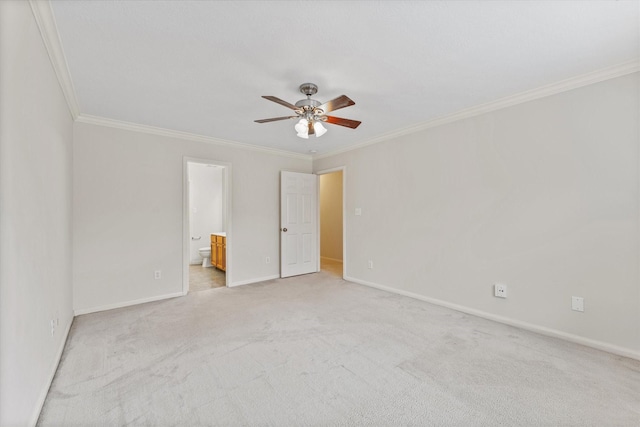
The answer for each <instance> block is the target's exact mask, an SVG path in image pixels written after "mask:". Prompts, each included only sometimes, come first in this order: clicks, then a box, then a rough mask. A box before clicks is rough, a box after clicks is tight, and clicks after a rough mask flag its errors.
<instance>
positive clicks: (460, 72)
mask: <svg viewBox="0 0 640 427" xmlns="http://www.w3.org/2000/svg"><path fill="white" fill-rule="evenodd" d="M52 7H53V11H54V15H55V18H56V22H57V26H58V30H59V33H60V38H61V40H62V46H63V49H64V53H65V55H66V58H67V62H68V65H69V69H70V74H71V78H72V81H73V85H74V87H75V91H76V95H77V98H78V102H79V106H80V113H81V114H83V115H92V116H99V117H104V118H109V119H115V120H122V121H126V122H132V123H137V124H143V125H150V126H156V127H161V128H167V129H172V130H178V131H183V132H190V133H194V134H199V135H205V136H211V137H215V138H220V139H224V140H230V141H237V142H242V143H247V144H253V145H258V146H265V147H271V148H276V149H281V150H287V151H292V152H297V153H305V154H306V153H308V152H309V150H317V151H318V153H319V154H322V153H326V152H331V151H335V150H338V149H341V148H344V147H347V146H350V145H356V144H360V143H363V142H366V141H368V140H372V139H374V138H376V137H379V136H380V135H384V134H388V133H391V132H395V131H399V130H401V129H403V128H406V127H409V126H414V125H418V124H420V123H424V122H426V121H428V120H431V119H434V118H436V117H440V116H444V115H447V114H451V113H454V112H457V111H459V110H462V109H464V108H468V107H472V106H476V105H479V104H482V103H486V102H490V101H494V100H496V99H499V98H503V97H506V96H509V95H513V94H517V93H519V92H523V91H526V90H530V89H535V88H538V87H541V86H544V85H547V84H551V83H555V82H558V81H560V80H563V79H567V78H571V77H574V76H578V75H581V74H584V73H588V72H592V71H595V70H599V69H602V68H606V67H609V66H613V65H617V64H621V63H624V62H627V61H630V60H637V59H638V58H639V57H640V53H639V52H640V36H639V25H640V24H639V18H640V3H639V2H638V1H411V2H409V1H335V2H334V1H53V2H52ZM307 81H309V82H314V83H316V84H318V86H319V91H318V94H317V95H316V96H315V97H314V98H316V99H318V100H320V101H327V100H329V99H333V98H335V97H337V96H339V95H342V94H346V95H348V96H349V97H350V98H352V99H353V100H354V101H355V102H356V105H355V106H352V107H349V108H345V109H342V110H339V111H337V112H335V113H334V114H335V115H336V116H338V117H345V118H350V119H355V120H360V121H362V122H363V123H362V125H360V127H359V128H358V129H356V130H352V129H348V128H343V127H340V126H332V125H327V126H326V127H327V128H328V130H329V132H327V133H326V134H325V135H324V136H322V137H321V138H314V137H311V138H310V139H308V140H303V139H300V138H298V137H296V136H295V132H294V130H293V125H294V124H295V121H294V120H290V121H281V122H274V123H266V124H257V123H254V122H253V120H255V119H263V118H269V117H279V116H286V115H289V114H290V112H291V110H288V109H287V108H285V107H283V106H280V105H278V104H275V103H273V102H270V101H267V100H265V99H262V98H261V97H260V96H261V95H274V96H277V97H279V98H282V99H284V100H286V101H288V102H291V103H295V102H296V101H297V100H299V99H302V98H304V96H303V95H302V94H300V93H299V92H298V86H299V85H300V84H301V83H303V82H307Z"/></svg>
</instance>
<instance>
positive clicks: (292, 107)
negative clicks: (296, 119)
mask: <svg viewBox="0 0 640 427" xmlns="http://www.w3.org/2000/svg"><path fill="white" fill-rule="evenodd" d="M263 98H264V99H268V100H269V101H273V102H275V103H276V104H280V105H284V106H285V107H287V108H291V109H292V110H299V109H300V108H298V107H296V106H295V105H293V104H289V103H288V102H287V101H283V100H282V99H280V98H278V97H275V96H263Z"/></svg>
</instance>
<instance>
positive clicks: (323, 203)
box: [320, 171, 342, 261]
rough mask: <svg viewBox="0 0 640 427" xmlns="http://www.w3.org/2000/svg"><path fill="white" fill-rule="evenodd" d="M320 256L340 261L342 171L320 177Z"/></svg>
mask: <svg viewBox="0 0 640 427" xmlns="http://www.w3.org/2000/svg"><path fill="white" fill-rule="evenodd" d="M320 256H321V257H324V258H331V259H334V260H340V261H342V171H338V172H332V173H328V174H323V175H320Z"/></svg>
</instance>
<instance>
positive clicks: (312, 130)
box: [309, 120, 316, 135]
mask: <svg viewBox="0 0 640 427" xmlns="http://www.w3.org/2000/svg"><path fill="white" fill-rule="evenodd" d="M315 133H316V130H315V129H314V128H313V121H312V120H309V135H314V134H315Z"/></svg>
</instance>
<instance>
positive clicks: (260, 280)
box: [229, 274, 280, 288]
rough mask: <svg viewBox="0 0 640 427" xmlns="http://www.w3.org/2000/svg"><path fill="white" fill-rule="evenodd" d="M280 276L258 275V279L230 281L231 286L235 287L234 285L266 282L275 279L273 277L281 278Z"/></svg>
mask: <svg viewBox="0 0 640 427" xmlns="http://www.w3.org/2000/svg"><path fill="white" fill-rule="evenodd" d="M279 278H280V275H278V274H276V275H273V276H266V277H258V278H257V279H249V280H242V281H240V282H233V283H229V287H230V288H233V287H234V286H242V285H250V284H251V283H258V282H266V281H267V280H273V279H279Z"/></svg>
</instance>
